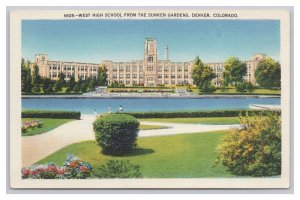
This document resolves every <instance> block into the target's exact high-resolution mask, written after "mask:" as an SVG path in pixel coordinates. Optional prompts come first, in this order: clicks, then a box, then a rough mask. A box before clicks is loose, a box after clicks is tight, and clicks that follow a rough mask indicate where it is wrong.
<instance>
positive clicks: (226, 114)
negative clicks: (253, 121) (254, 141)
mask: <svg viewBox="0 0 300 200" xmlns="http://www.w3.org/2000/svg"><path fill="white" fill-rule="evenodd" d="M275 112H276V113H278V114H280V111H275ZM127 114H129V115H132V116H134V117H136V118H177V117H181V118H187V117H238V116H240V115H242V116H245V115H250V116H251V115H266V112H265V111H261V110H219V111H193V112H130V113H127Z"/></svg>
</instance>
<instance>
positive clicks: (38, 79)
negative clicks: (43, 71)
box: [31, 64, 41, 87]
mask: <svg viewBox="0 0 300 200" xmlns="http://www.w3.org/2000/svg"><path fill="white" fill-rule="evenodd" d="M31 83H32V85H33V86H34V87H37V86H38V85H39V84H40V83H41V76H40V74H39V66H38V65H37V64H35V65H34V66H33V71H32V80H31Z"/></svg>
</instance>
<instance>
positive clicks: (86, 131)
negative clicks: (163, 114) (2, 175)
mask: <svg viewBox="0 0 300 200" xmlns="http://www.w3.org/2000/svg"><path fill="white" fill-rule="evenodd" d="M81 118H82V119H81V120H75V121H71V122H68V123H66V124H63V125H61V126H59V127H57V128H55V129H53V130H51V131H49V132H47V133H43V134H40V135H35V136H26V137H22V158H23V159H22V166H29V165H31V164H33V163H35V162H37V161H39V160H41V159H43V158H45V157H46V156H48V155H49V154H51V153H54V152H55V151H57V150H59V149H61V148H63V147H65V146H67V145H70V144H73V143H76V142H80V141H84V140H94V139H95V137H94V132H93V121H94V120H95V116H92V115H83V116H82V117H81ZM141 123H142V124H145V125H161V126H168V127H170V128H168V129H156V130H141V131H140V132H139V134H138V135H139V137H150V136H164V135H175V134H182V133H196V132H207V131H217V130H228V129H231V128H236V127H239V125H202V124H178V123H161V122H141Z"/></svg>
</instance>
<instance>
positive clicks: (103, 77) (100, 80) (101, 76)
mask: <svg viewBox="0 0 300 200" xmlns="http://www.w3.org/2000/svg"><path fill="white" fill-rule="evenodd" d="M97 85H98V86H104V85H107V69H106V67H105V66H104V65H101V66H100V68H99V69H98V73H97Z"/></svg>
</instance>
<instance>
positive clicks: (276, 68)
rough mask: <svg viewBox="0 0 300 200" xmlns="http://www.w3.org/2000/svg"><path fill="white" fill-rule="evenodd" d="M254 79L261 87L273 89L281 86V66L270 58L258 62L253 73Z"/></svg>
mask: <svg viewBox="0 0 300 200" xmlns="http://www.w3.org/2000/svg"><path fill="white" fill-rule="evenodd" d="M255 78H256V81H257V83H258V84H259V85H260V86H261V87H265V88H274V87H279V88H280V86H281V66H280V64H279V62H276V61H275V60H273V59H272V58H269V57H266V58H264V59H263V60H262V61H260V62H259V63H258V65H257V68H256V71H255Z"/></svg>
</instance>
